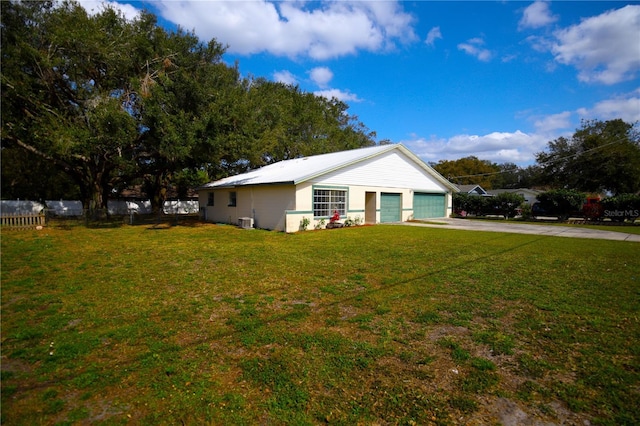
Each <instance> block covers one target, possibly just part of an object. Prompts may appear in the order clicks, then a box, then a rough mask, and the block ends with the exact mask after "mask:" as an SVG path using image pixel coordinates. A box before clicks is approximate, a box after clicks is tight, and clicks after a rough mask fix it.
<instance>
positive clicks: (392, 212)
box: [380, 192, 402, 223]
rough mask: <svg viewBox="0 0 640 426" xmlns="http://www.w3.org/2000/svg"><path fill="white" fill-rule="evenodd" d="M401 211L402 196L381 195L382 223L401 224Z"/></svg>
mask: <svg viewBox="0 0 640 426" xmlns="http://www.w3.org/2000/svg"><path fill="white" fill-rule="evenodd" d="M401 209H402V198H401V197H400V194H390V193H384V192H383V193H382V194H380V222H383V223H384V222H400V214H401Z"/></svg>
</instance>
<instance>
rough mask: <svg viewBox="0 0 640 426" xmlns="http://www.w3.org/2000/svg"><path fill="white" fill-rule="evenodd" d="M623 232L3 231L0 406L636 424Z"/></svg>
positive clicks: (21, 415) (90, 417)
mask: <svg viewBox="0 0 640 426" xmlns="http://www.w3.org/2000/svg"><path fill="white" fill-rule="evenodd" d="M639 258H640V245H639V244H636V243H629V242H618V241H595V240H594V241H591V240H573V239H569V238H554V237H543V236H533V235H517V234H496V233H482V232H465V231H456V230H447V229H437V228H416V227H399V226H382V225H380V226H368V227H356V228H346V229H339V230H330V231H326V230H324V231H308V232H302V233H298V234H293V235H287V234H282V233H275V232H266V231H260V230H252V231H245V230H241V229H238V228H235V227H231V226H217V225H210V224H206V225H204V224H203V225H198V226H157V225H154V226H151V225H140V226H118V227H113V228H103V229H90V228H85V227H72V228H56V227H49V228H46V229H45V230H42V231H35V230H34V231H25V232H3V234H2V421H3V423H4V424H7V425H14V424H17V425H21V424H24V425H27V424H29V425H31V424H57V423H61V424H74V423H107V424H126V423H130V422H134V423H137V424H203V423H209V424H263V423H272V424H321V423H329V424H356V423H362V424H434V425H436V424H437V425H448V424H478V425H480V424H491V423H504V424H507V423H509V422H515V423H513V424H516V423H527V422H529V423H530V424H533V423H534V422H535V421H539V422H548V423H552V424H553V423H555V424H561V423H562V424H583V423H584V422H585V421H589V422H591V424H611V425H613V424H616V425H619V424H637V423H640V410H639V409H638V405H637V400H638V399H639V397H640V387H639V383H640V380H639V378H640V377H639V376H640V362H639V355H640V346H639V344H638V337H640V324H639V319H638V315H637V313H638V307H639V306H640V290H639V288H640V287H639V283H640V262H638V259H639Z"/></svg>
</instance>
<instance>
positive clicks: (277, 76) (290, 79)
mask: <svg viewBox="0 0 640 426" xmlns="http://www.w3.org/2000/svg"><path fill="white" fill-rule="evenodd" d="M273 79H274V80H275V81H277V82H278V83H284V84H289V85H291V86H294V85H296V84H298V79H297V78H296V76H295V75H293V74H292V73H291V72H289V71H287V70H282V71H276V72H274V73H273Z"/></svg>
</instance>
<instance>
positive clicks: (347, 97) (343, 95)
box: [313, 89, 362, 102]
mask: <svg viewBox="0 0 640 426" xmlns="http://www.w3.org/2000/svg"><path fill="white" fill-rule="evenodd" d="M313 94H314V95H316V96H322V97H324V98H327V99H333V98H336V99H338V100H340V101H343V102H362V99H360V98H358V96H357V95H356V94H354V93H350V92H349V91H346V92H345V91H342V90H340V89H326V90H317V91H315V92H313Z"/></svg>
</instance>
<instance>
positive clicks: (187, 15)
mask: <svg viewBox="0 0 640 426" xmlns="http://www.w3.org/2000/svg"><path fill="white" fill-rule="evenodd" d="M312 5H313V6H317V7H316V8H313V6H312ZM155 6H156V7H157V8H158V10H159V13H160V15H161V16H162V17H163V18H164V19H167V20H169V21H171V22H174V23H176V24H179V25H180V26H182V27H183V28H187V29H194V31H195V33H196V34H197V35H198V36H199V37H200V38H202V39H205V40H209V39H212V38H215V39H216V40H217V41H219V42H221V43H223V44H227V45H228V46H229V49H228V51H229V52H231V53H237V54H244V55H249V54H254V53H259V52H268V53H271V54H274V55H278V56H289V57H297V56H309V57H311V58H313V59H318V60H323V59H328V58H334V57H340V56H344V55H349V54H354V53H356V52H357V51H359V50H368V51H381V50H385V49H390V48H393V47H394V46H395V44H396V43H397V42H400V43H405V42H410V41H414V40H415V38H416V35H415V33H414V30H413V21H414V18H413V17H412V16H411V15H410V14H408V13H405V12H404V11H403V10H402V7H401V4H400V3H398V2H394V1H390V2H378V1H371V2H369V1H367V2H361V1H354V2H322V3H307V2H270V1H266V0H259V1H164V2H158V3H156V4H155Z"/></svg>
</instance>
